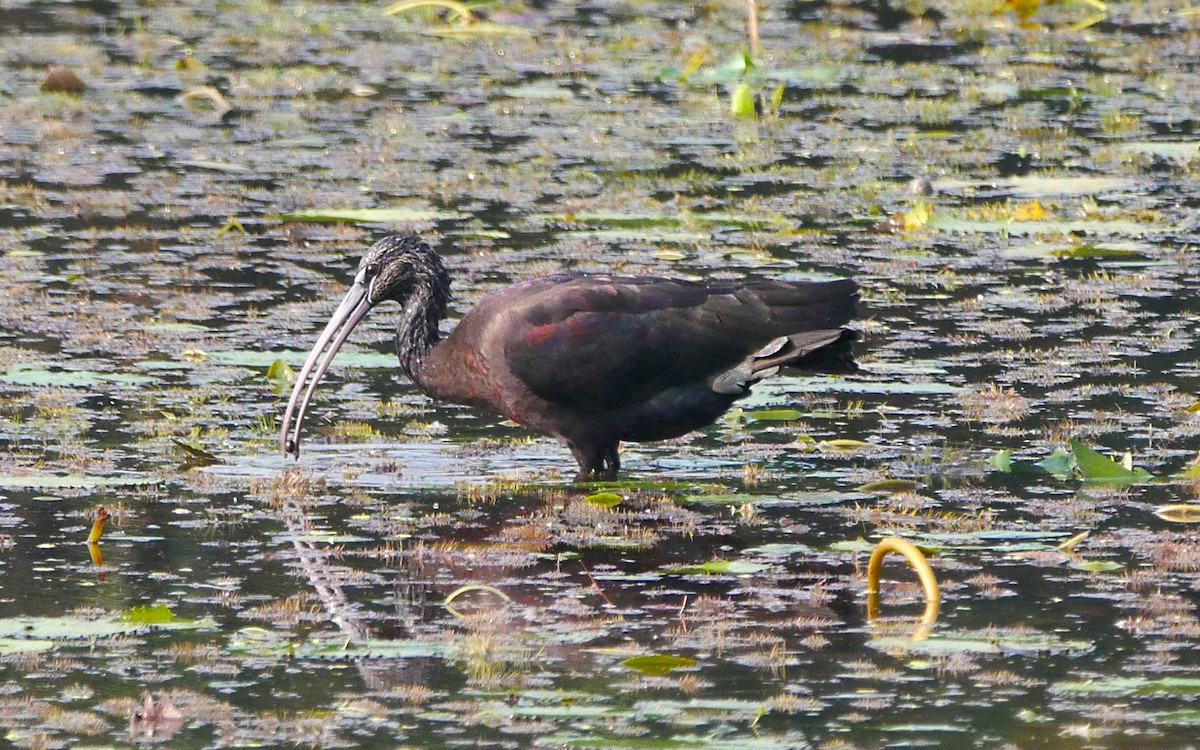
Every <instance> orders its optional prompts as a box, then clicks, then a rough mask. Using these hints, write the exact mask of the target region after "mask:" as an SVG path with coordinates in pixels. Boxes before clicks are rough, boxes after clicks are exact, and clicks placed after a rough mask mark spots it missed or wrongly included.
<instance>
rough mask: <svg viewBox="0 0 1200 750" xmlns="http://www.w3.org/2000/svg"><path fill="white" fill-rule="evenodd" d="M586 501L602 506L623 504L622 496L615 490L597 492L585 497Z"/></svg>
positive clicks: (608, 506)
mask: <svg viewBox="0 0 1200 750" xmlns="http://www.w3.org/2000/svg"><path fill="white" fill-rule="evenodd" d="M583 501H584V502H585V503H591V504H592V505H599V506H600V507H601V508H615V507H616V506H618V505H620V504H621V496H620V495H618V494H617V493H615V492H597V493H596V494H594V495H588V496H587V497H585V498H584V499H583Z"/></svg>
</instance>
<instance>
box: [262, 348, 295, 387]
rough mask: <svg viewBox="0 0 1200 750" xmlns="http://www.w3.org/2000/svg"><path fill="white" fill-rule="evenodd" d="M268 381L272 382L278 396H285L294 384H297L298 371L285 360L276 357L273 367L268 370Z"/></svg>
mask: <svg viewBox="0 0 1200 750" xmlns="http://www.w3.org/2000/svg"><path fill="white" fill-rule="evenodd" d="M267 381H268V382H270V384H271V387H272V388H274V389H275V393H276V394H277V395H283V394H284V393H286V392H287V390H288V388H290V387H291V386H292V383H294V382H296V371H295V370H293V369H292V366H291V365H289V364H288V363H287V361H286V360H285V359H283V358H282V357H276V358H275V361H274V362H272V363H271V366H270V367H268V368H267Z"/></svg>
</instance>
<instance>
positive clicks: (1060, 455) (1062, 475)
mask: <svg viewBox="0 0 1200 750" xmlns="http://www.w3.org/2000/svg"><path fill="white" fill-rule="evenodd" d="M1034 466H1037V467H1039V468H1041V469H1045V470H1046V472H1048V473H1050V474H1053V475H1054V476H1055V477H1057V478H1058V479H1070V478H1071V472H1072V471H1073V470H1074V469H1075V456H1074V455H1072V454H1070V453H1067V452H1066V451H1064V450H1062V449H1061V448H1060V449H1059V450H1056V451H1054V453H1052V454H1050V457H1049V458H1044V459H1042V460H1041V461H1038V462H1037V463H1036V464H1034Z"/></svg>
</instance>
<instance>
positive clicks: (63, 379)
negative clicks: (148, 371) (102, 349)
mask: <svg viewBox="0 0 1200 750" xmlns="http://www.w3.org/2000/svg"><path fill="white" fill-rule="evenodd" d="M0 382H3V383H11V384H13V385H27V386H57V387H61V388H96V387H99V386H106V385H121V386H141V385H148V384H150V383H153V382H154V379H153V378H150V377H147V376H145V375H131V374H129V373H124V372H96V371H94V370H76V369H69V368H65V367H60V366H59V365H53V364H42V363H22V364H14V365H11V366H10V367H9V368H8V370H6V371H4V372H2V373H0Z"/></svg>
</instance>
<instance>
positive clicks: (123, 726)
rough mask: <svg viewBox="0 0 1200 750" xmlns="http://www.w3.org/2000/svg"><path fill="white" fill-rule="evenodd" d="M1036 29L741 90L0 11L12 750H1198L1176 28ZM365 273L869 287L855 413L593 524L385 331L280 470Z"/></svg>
mask: <svg viewBox="0 0 1200 750" xmlns="http://www.w3.org/2000/svg"><path fill="white" fill-rule="evenodd" d="M1023 10H1024V11H1027V12H1028V15H1027V17H1024V16H1022V15H1020V14H1018V13H1017V12H1016V11H1015V10H1013V9H1011V8H1006V7H1004V6H1003V5H995V6H993V5H991V4H989V3H987V2H979V3H950V2H947V3H938V4H934V3H919V2H918V3H915V4H912V3H910V4H907V5H905V6H903V7H902V8H894V9H890V8H888V7H886V6H879V5H877V4H868V3H864V4H826V3H821V2H814V3H791V4H782V3H781V4H775V3H772V4H769V7H767V8H766V9H764V11H763V18H762V24H761V29H762V35H763V38H762V42H761V50H760V51H759V52H757V53H755V54H753V55H752V62H751V64H750V65H747V63H746V58H745V56H744V54H743V53H744V52H745V50H746V34H745V28H744V18H743V16H742V15H741V13H742V11H743V8H742V5H741V4H740V3H726V4H720V5H689V4H682V5H681V4H670V3H636V4H619V3H579V4H548V5H544V6H519V7H518V6H512V7H503V8H495V9H493V10H492V11H491V13H490V15H489V16H488V17H487V18H480V19H475V22H474V23H472V24H461V23H459V22H458V20H456V19H455V18H453V14H451V13H448V12H446V13H439V12H436V11H430V10H411V11H406V12H402V13H400V14H399V15H397V16H395V17H389V16H387V15H385V14H384V13H383V7H382V6H381V5H366V4H348V5H347V4H312V5H300V4H283V5H278V4H271V3H260V2H246V3H219V4H204V3H194V4H188V5H178V6H163V5H160V4H145V5H133V4H115V3H90V4H81V5H70V4H50V5H47V4H41V3H24V2H19V1H18V2H9V3H7V4H5V5H3V6H2V7H0V26H3V27H4V28H5V30H6V32H8V33H5V34H4V35H0V71H2V74H0V270H2V272H0V285H3V289H2V290H0V292H2V293H0V322H2V324H0V343H2V348H0V444H2V446H3V452H2V453H0V726H2V727H4V733H3V734H2V735H0V737H2V738H3V739H0V742H2V743H5V744H7V745H11V746H13V747H63V746H73V745H77V744H91V745H110V744H118V745H123V744H129V743H131V742H135V741H138V742H142V741H146V742H161V743H169V744H170V746H171V747H227V746H244V745H247V744H266V745H283V744H285V743H286V744H304V745H311V746H318V747H338V746H378V747H396V746H411V747H454V746H480V747H525V746H537V747H562V746H567V747H606V748H607V747H613V748H621V747H697V748H730V749H741V748H795V747H822V748H852V747H864V748H869V747H901V746H902V747H911V746H925V747H929V746H934V747H942V746H944V747H949V746H954V747H1009V746H1020V747H1128V746H1129V745H1130V744H1132V743H1134V742H1136V743H1138V744H1139V745H1140V746H1143V747H1147V748H1149V747H1162V748H1175V747H1181V746H1184V745H1187V744H1189V743H1194V739H1193V737H1194V736H1195V732H1196V725H1197V724H1198V723H1200V711H1197V709H1196V708H1195V704H1194V700H1193V697H1194V695H1195V694H1196V693H1197V692H1200V670H1198V669H1197V665H1198V661H1200V659H1198V657H1197V656H1196V654H1197V649H1196V646H1197V638H1198V636H1200V622H1198V620H1197V613H1196V609H1197V604H1198V595H1197V591H1198V590H1200V578H1198V577H1197V571H1198V570H1200V557H1198V556H1197V555H1198V553H1197V536H1196V531H1195V530H1194V529H1195V528H1196V527H1195V526H1194V525H1192V524H1188V523H1186V522H1185V521H1186V520H1187V519H1188V517H1189V511H1188V510H1187V509H1184V510H1177V511H1173V512H1172V511H1167V512H1165V513H1162V512H1161V511H1162V508H1163V507H1164V506H1168V505H1172V504H1190V503H1193V502H1194V501H1195V489H1194V488H1195V486H1196V483H1197V482H1198V481H1200V471H1194V470H1192V471H1190V467H1192V466H1193V460H1194V459H1195V457H1196V455H1197V454H1196V451H1197V449H1198V448H1200V442H1198V439H1197V432H1198V431H1200V430H1198V428H1200V416H1198V412H1197V411H1193V410H1192V408H1194V407H1193V405H1194V404H1196V403H1197V402H1198V401H1197V400H1198V397H1200V396H1198V393H1200V383H1198V382H1197V381H1198V378H1200V363H1198V361H1197V359H1196V356H1195V355H1194V354H1193V348H1194V345H1195V334H1194V331H1195V328H1196V323H1197V311H1196V306H1195V304H1194V302H1193V300H1194V299H1195V296H1196V293H1197V281H1196V278H1195V273H1194V268H1195V265H1196V262H1195V245H1196V242H1197V237H1198V235H1197V222H1196V218H1195V209H1196V205H1197V199H1198V193H1200V190H1198V188H1197V180H1196V178H1197V169H1198V166H1200V136H1197V135H1196V133H1195V129H1196V120H1195V117H1196V114H1195V113H1196V102H1197V101H1200V91H1198V89H1197V83H1196V75H1195V67H1196V62H1197V59H1196V57H1197V55H1196V50H1197V49H1200V39H1198V38H1197V24H1200V16H1198V15H1197V14H1196V13H1195V12H1194V9H1187V8H1184V9H1182V10H1181V9H1180V7H1179V6H1178V4H1169V3H1164V2H1157V1H1155V0H1152V1H1151V2H1146V3H1141V4H1136V5H1134V6H1132V7H1127V6H1126V5H1123V4H1122V5H1116V4H1113V5H1110V6H1109V7H1107V8H1106V9H1104V10H1101V9H1100V8H1099V7H1098V4H1093V3H1076V4H1055V5H1052V6H1048V7H1045V8H1042V7H1038V6H1037V5H1036V4H1028V5H1025V6H1023ZM55 65H61V66H66V67H67V68H69V69H71V70H72V71H73V72H74V73H75V74H76V75H77V76H78V77H79V78H80V79H81V81H82V83H83V84H84V88H83V89H82V91H81V92H76V93H71V92H63V91H43V90H41V89H40V87H41V85H42V84H43V81H44V79H45V78H46V76H47V71H48V69H49V68H50V67H51V66H55ZM741 83H745V84H747V86H748V92H747V93H748V94H749V95H751V96H753V97H754V99H755V105H756V111H757V115H756V116H754V117H744V118H738V117H734V116H733V115H732V114H731V112H730V103H731V92H732V91H733V90H734V89H735V88H736V87H737V86H738V85H739V84H741ZM60 87H61V84H60ZM67 88H71V86H67ZM348 210H367V211H365V212H363V213H352V214H345V213H337V212H344V211H348ZM339 219H340V220H339ZM397 229H405V230H417V231H420V232H421V233H422V234H424V235H425V236H427V237H428V238H429V239H430V240H431V241H433V242H434V243H435V244H436V245H437V247H438V248H439V249H440V251H441V252H442V253H443V255H444V256H445V257H446V259H447V263H448V265H449V266H450V267H451V269H452V272H453V273H454V276H455V287H454V289H455V294H456V298H455V302H454V308H453V309H454V314H455V316H457V315H459V314H461V313H462V312H463V311H465V310H467V309H469V308H470V306H471V305H472V304H473V303H474V301H476V300H477V299H478V298H479V297H480V295H482V294H484V293H486V292H487V291H489V290H491V289H494V288H496V287H497V286H498V285H501V284H503V283H506V282H507V281H509V280H511V279H516V278H524V277H527V276H530V275H536V274H544V273H549V272H554V271H559V270H578V271H589V270H610V269H617V270H619V271H621V272H623V273H653V274H660V275H670V276H677V277H684V278H697V279H756V278H766V277H783V278H805V277H818V278H823V277H833V276H852V277H854V278H856V279H858V280H859V281H860V283H861V284H862V286H863V289H864V299H865V304H864V310H863V313H864V315H863V320H862V322H861V329H862V331H863V333H864V337H865V341H864V344H863V346H862V349H861V357H860V358H861V360H862V363H863V365H864V372H863V373H861V374H859V375H856V376H852V377H842V378H828V377H820V378H799V377H781V378H778V379H776V380H774V381H772V382H770V383H769V384H768V385H766V386H765V387H762V388H759V389H757V390H756V393H755V395H754V396H753V397H752V398H751V399H750V400H748V401H746V402H744V403H743V404H742V407H741V408H740V409H738V410H735V411H734V412H731V413H730V414H729V415H728V416H727V417H726V418H725V419H723V420H722V421H720V422H719V423H717V424H715V425H713V426H712V427H711V428H709V429H707V430H705V431H703V432H700V433H697V434H694V435H691V436H688V437H685V438H682V439H680V440H676V441H671V442H669V443H664V444H655V445H646V446H627V447H626V448H625V450H624V464H625V467H626V469H627V472H626V474H627V478H628V481H627V482H625V483H623V484H618V485H615V486H608V487H598V488H597V487H592V488H587V487H578V486H574V485H572V484H571V483H570V482H569V477H570V476H571V475H572V474H573V472H574V464H573V462H572V461H571V459H570V456H569V454H568V453H567V452H566V450H565V448H563V447H562V446H561V445H559V444H557V443H555V442H553V441H550V440H547V439H543V438H539V437H535V436H530V435H528V434H527V433H525V432H523V431H521V430H520V429H519V428H517V427H515V426H513V425H510V424H506V423H503V422H500V421H499V420H497V419H496V418H495V417H493V416H491V415H487V414H483V413H480V412H477V411H475V410H472V409H468V408H463V407H457V406H452V405H444V404H435V403H431V402H430V401H428V400H427V399H426V398H424V397H423V396H422V395H420V394H419V393H418V392H417V391H415V389H414V388H413V387H412V386H411V384H409V383H407V382H405V381H403V380H402V379H400V377H399V375H398V372H397V368H396V367H395V365H394V359H393V357H392V355H391V354H390V345H391V344H390V330H391V326H392V325H393V321H392V319H391V318H390V315H389V312H390V311H388V310H386V309H385V310H382V311H378V312H376V313H375V314H374V315H373V316H372V317H371V318H370V319H368V321H367V322H366V324H365V325H364V326H363V327H362V328H361V329H360V331H359V332H358V333H356V335H355V337H354V340H353V342H352V343H351V345H350V346H349V348H348V350H346V351H345V352H344V353H343V354H342V356H341V357H340V358H339V360H338V364H337V365H336V366H335V367H334V369H333V371H332V372H331V374H330V376H329V378H328V382H327V383H326V384H325V386H324V387H323V389H322V390H323V393H322V394H321V396H320V399H319V401H318V403H317V404H316V406H315V407H314V412H313V416H312V417H311V418H310V425H309V432H308V436H307V440H308V445H307V446H306V452H305V454H304V456H303V458H302V460H301V461H300V462H299V464H298V465H290V464H285V462H284V461H283V460H282V459H280V458H279V457H278V456H277V455H276V446H277V420H278V419H279V416H280V412H281V405H282V401H283V397H282V396H281V395H279V393H278V390H279V389H280V388H284V389H286V384H280V383H275V382H272V380H271V379H270V378H268V375H267V372H268V368H269V367H270V366H271V365H272V363H274V362H275V361H276V360H280V359H282V360H283V361H284V362H287V363H290V365H291V366H293V367H296V366H298V365H299V363H300V361H302V359H303V354H304V351H305V350H306V349H307V347H308V346H309V345H310V344H311V342H312V341H313V340H314V339H315V336H316V333H317V331H318V330H319V328H320V326H321V325H322V324H323V323H324V320H325V319H326V317H327V316H328V314H329V313H330V312H331V310H332V307H333V304H334V302H335V301H336V299H337V298H338V297H340V294H341V292H342V290H343V288H344V285H345V284H346V283H347V282H348V280H349V276H350V272H351V269H353V268H354V267H355V265H356V263H357V256H358V253H359V252H361V250H362V248H364V247H365V246H366V245H367V244H368V243H369V242H370V241H371V240H372V239H375V238H377V237H379V236H381V235H382V234H384V233H386V232H389V231H395V230H397ZM277 371H278V370H277ZM181 444H182V446H181ZM183 446H186V447H183ZM1093 450H1094V451H1098V454H1099V455H1097V454H1096V453H1093V452H1092V451H1093ZM1123 464H1126V465H1123ZM98 506H104V507H105V508H106V509H108V510H109V512H111V514H112V518H111V520H110V521H109V523H108V526H107V527H106V529H105V531H104V536H103V539H102V542H101V544H100V545H99V548H98V551H99V552H100V554H101V555H102V560H101V559H98V558H93V557H92V556H91V555H90V554H89V548H88V547H87V545H85V544H84V543H83V542H84V539H85V538H86V536H87V534H88V529H89V527H90V526H91V523H92V521H91V519H92V517H93V514H94V513H95V510H96V508H97V507H98ZM1156 511H1160V512H1159V513H1156ZM1193 517H1194V516H1193ZM1082 532H1088V534H1087V536H1086V538H1083V539H1072V538H1073V537H1075V536H1076V535H1078V534H1081V533H1082ZM887 535H900V536H903V537H906V538H908V539H911V540H913V541H914V542H916V543H918V544H920V545H921V546H922V547H923V548H924V549H926V550H927V551H928V552H929V553H930V555H931V561H932V563H933V566H934V568H935V570H936V572H937V575H938V577H939V579H940V582H941V586H942V592H943V599H944V602H943V611H942V614H941V617H940V619H939V621H938V623H937V625H936V627H935V628H934V629H933V630H932V632H931V633H929V634H928V635H926V636H925V637H918V638H916V639H914V638H913V634H914V632H915V630H916V629H915V624H914V623H915V620H916V618H917V617H918V615H919V614H920V612H921V609H922V606H923V604H922V601H921V594H920V589H919V588H918V586H917V584H916V583H915V581H914V580H912V577H911V573H910V572H909V571H908V570H907V568H905V566H903V565H902V564H901V563H899V562H893V563H889V565H888V566H887V568H886V572H885V579H886V580H887V582H886V583H885V585H884V619H883V620H882V621H881V622H877V623H869V622H867V620H866V617H865V593H864V592H865V581H864V578H863V571H864V569H865V562H866V556H867V554H868V552H869V548H870V546H871V545H873V544H874V543H875V542H876V541H877V540H878V539H880V538H882V537H884V536H887ZM1064 542H1066V544H1065V545H1064ZM462 586H468V587H470V588H469V589H468V590H466V591H465V592H462V593H458V594H457V595H456V594H455V592H456V591H457V590H458V589H459V588H460V587H462ZM447 598H450V601H449V603H448V604H447ZM918 635H919V634H918ZM636 657H650V658H642V659H638V658H636Z"/></svg>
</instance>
